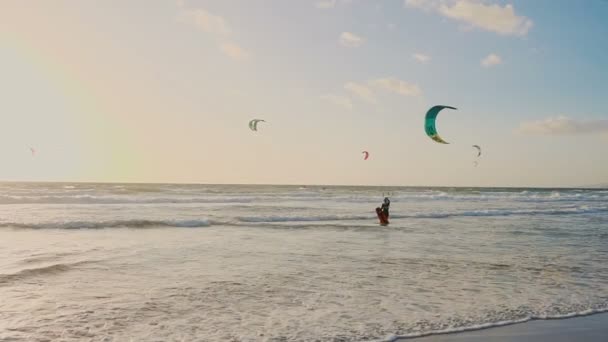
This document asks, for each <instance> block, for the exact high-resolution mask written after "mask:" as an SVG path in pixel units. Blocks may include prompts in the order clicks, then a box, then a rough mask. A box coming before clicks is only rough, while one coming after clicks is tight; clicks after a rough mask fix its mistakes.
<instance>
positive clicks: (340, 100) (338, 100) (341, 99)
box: [321, 94, 353, 110]
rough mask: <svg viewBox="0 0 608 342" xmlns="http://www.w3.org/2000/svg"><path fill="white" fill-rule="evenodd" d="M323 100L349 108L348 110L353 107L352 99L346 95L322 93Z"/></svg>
mask: <svg viewBox="0 0 608 342" xmlns="http://www.w3.org/2000/svg"><path fill="white" fill-rule="evenodd" d="M321 100H323V101H327V102H329V103H332V104H334V105H336V106H339V107H342V108H344V109H348V110H351V109H353V103H352V101H351V100H350V98H348V97H346V96H341V95H334V94H328V95H322V96H321Z"/></svg>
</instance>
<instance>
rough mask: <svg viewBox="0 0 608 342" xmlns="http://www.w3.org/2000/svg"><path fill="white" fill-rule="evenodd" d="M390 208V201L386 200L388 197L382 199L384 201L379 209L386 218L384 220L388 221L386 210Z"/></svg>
mask: <svg viewBox="0 0 608 342" xmlns="http://www.w3.org/2000/svg"><path fill="white" fill-rule="evenodd" d="M390 206H391V200H390V199H388V197H384V201H383V202H382V206H381V207H380V210H382V213H383V214H384V215H385V216H386V218H387V219H388V208H389V207H390Z"/></svg>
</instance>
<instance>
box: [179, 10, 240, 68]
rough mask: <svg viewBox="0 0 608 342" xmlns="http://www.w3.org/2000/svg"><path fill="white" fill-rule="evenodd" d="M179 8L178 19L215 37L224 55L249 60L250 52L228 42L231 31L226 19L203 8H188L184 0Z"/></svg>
mask: <svg viewBox="0 0 608 342" xmlns="http://www.w3.org/2000/svg"><path fill="white" fill-rule="evenodd" d="M177 6H178V9H179V12H178V19H179V20H180V21H181V22H183V23H186V24H189V25H191V26H193V27H195V28H197V29H199V30H201V31H203V32H205V33H207V34H210V35H212V36H213V37H215V38H216V39H217V41H218V44H219V49H220V51H221V52H222V53H223V54H224V55H226V56H228V57H230V58H232V59H234V60H239V61H243V60H246V59H248V58H249V56H250V53H249V52H248V51H246V50H245V49H243V48H242V47H240V46H239V45H238V44H237V43H234V42H231V41H228V37H230V35H231V29H230V27H229V25H228V22H227V21H226V19H224V17H222V16H220V15H217V14H213V13H210V12H209V11H207V10H205V9H203V8H186V7H185V4H184V2H183V1H182V0H178V1H177Z"/></svg>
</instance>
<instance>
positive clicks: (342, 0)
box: [315, 0, 352, 9]
mask: <svg viewBox="0 0 608 342" xmlns="http://www.w3.org/2000/svg"><path fill="white" fill-rule="evenodd" d="M351 2H352V0H319V1H317V2H316V3H315V7H316V8H318V9H330V8H334V7H336V6H337V5H339V4H343V5H347V4H350V3H351Z"/></svg>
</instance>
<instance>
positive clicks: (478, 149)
mask: <svg viewBox="0 0 608 342" xmlns="http://www.w3.org/2000/svg"><path fill="white" fill-rule="evenodd" d="M473 147H475V148H476V149H477V157H481V147H479V145H473Z"/></svg>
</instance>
